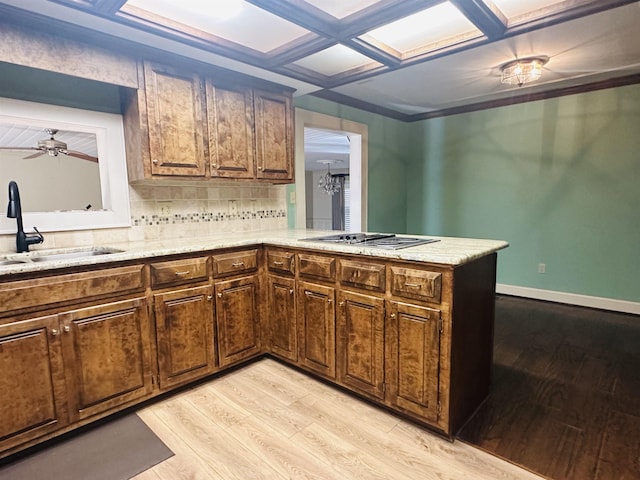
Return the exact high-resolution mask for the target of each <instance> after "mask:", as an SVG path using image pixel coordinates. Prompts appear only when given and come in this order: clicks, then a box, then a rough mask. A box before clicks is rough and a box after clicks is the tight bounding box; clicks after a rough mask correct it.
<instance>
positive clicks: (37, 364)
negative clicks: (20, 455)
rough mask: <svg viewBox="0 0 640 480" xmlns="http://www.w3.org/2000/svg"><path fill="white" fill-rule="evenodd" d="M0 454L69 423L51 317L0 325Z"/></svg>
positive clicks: (56, 330) (57, 335) (58, 346)
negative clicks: (0, 418) (0, 417)
mask: <svg viewBox="0 0 640 480" xmlns="http://www.w3.org/2000/svg"><path fill="white" fill-rule="evenodd" d="M0 405H1V407H0V412H2V421H1V422H0V451H4V450H7V449H9V448H12V447H15V446H17V445H20V444H22V443H25V442H28V441H29V440H32V439H35V438H38V437H41V436H43V435H46V434H47V433H51V432H54V431H55V430H58V429H60V428H62V427H64V426H65V425H67V424H68V423H69V412H68V408H67V390H66V386H65V378H64V364H63V357H62V342H61V338H60V326H59V321H58V317H57V315H50V316H44V317H39V318H34V319H29V320H21V321H18V322H14V323H7V324H4V325H1V326H0Z"/></svg>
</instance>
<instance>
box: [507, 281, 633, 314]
mask: <svg viewBox="0 0 640 480" xmlns="http://www.w3.org/2000/svg"><path fill="white" fill-rule="evenodd" d="M496 293H503V294H505V295H514V296H516V297H527V298H533V299H536V300H547V301H549V302H558V303H567V304H569V305H580V306H582V307H590V308H599V309H602V310H612V311H615V312H624V313H632V314H635V315H640V303H637V302H629V301H626V300H616V299H614V298H603V297H592V296H589V295H580V294H578V293H566V292H554V291H552V290H541V289H539V288H529V287H517V286H514V285H504V284H501V283H498V284H497V285H496Z"/></svg>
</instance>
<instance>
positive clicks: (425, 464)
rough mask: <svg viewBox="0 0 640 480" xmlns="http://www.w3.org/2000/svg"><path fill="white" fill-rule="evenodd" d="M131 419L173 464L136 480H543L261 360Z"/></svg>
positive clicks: (310, 379) (291, 370) (155, 468)
mask: <svg viewBox="0 0 640 480" xmlns="http://www.w3.org/2000/svg"><path fill="white" fill-rule="evenodd" d="M138 415H139V416H140V417H141V418H142V420H143V421H144V422H145V423H146V424H147V425H148V426H149V427H150V428H151V429H152V430H153V431H154V432H155V433H156V434H157V435H158V436H159V437H160V438H161V439H162V440H163V441H164V442H165V444H166V445H167V446H168V447H169V448H170V449H171V450H173V452H174V453H175V456H173V457H171V458H170V459H168V460H166V461H164V462H162V463H160V464H158V465H156V466H155V467H153V468H152V469H150V470H147V471H146V472H143V473H142V474H140V475H138V476H137V477H135V479H136V480H158V479H163V480H165V479H166V480H169V479H170V480H181V479H224V480H229V479H239V480H252V479H275V480H278V479H307V478H308V479H322V480H328V479H340V480H349V479H354V480H355V479H357V480H364V479H367V480H369V479H393V480H403V479H407V480H409V479H410V480H430V479H438V480H446V479H456V480H457V479H474V480H483V479H487V480H489V479H490V480H496V479H526V480H533V479H540V478H542V477H538V476H536V475H534V474H532V473H529V472H527V471H526V470H523V469H521V468H518V467H516V466H514V465H512V464H510V463H508V462H505V461H503V460H500V459H498V458H497V457H493V456H491V455H489V454H487V453H484V452H482V451H481V450H478V449H476V448H473V447H471V446H469V445H466V444H464V443H462V442H460V441H456V442H455V443H450V442H448V441H446V440H444V439H442V438H440V437H438V436H437V435H434V434H432V433H430V432H428V431H427V430H424V429H422V428H420V427H417V426H415V425H413V424H411V423H409V422H405V421H402V420H400V419H399V418H397V417H395V416H393V415H391V414H389V413H387V412H384V411H382V410H380V409H378V408H376V407H373V406H371V405H369V404H366V403H364V402H361V401H359V400H357V399H355V398H353V397H351V396H349V395H347V394H345V393H343V392H340V391H337V390H335V389H333V388H331V387H329V386H326V385H324V384H322V383H321V382H318V381H316V380H314V379H312V378H310V377H307V376H306V375H304V374H302V373H299V372H297V371H296V370H293V369H291V368H288V367H286V366H284V365H281V364H280V363H278V362H276V361H274V360H269V359H266V360H261V361H259V362H256V363H253V364H251V365H249V366H247V367H245V368H242V369H240V370H237V371H235V372H232V373H230V374H228V375H226V376H223V377H221V378H217V379H214V380H212V381H210V382H208V383H206V384H202V385H199V386H197V387H195V388H193V389H190V390H187V391H184V392H182V393H179V394H177V395H174V396H172V397H171V398H168V399H166V400H164V401H161V402H158V403H155V404H153V405H151V406H148V407H146V408H144V409H142V410H140V411H139V412H138Z"/></svg>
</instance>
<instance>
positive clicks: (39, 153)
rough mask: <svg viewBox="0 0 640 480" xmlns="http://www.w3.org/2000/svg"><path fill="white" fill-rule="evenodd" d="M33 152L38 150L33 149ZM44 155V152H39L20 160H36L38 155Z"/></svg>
mask: <svg viewBox="0 0 640 480" xmlns="http://www.w3.org/2000/svg"><path fill="white" fill-rule="evenodd" d="M33 150H39V149H37V148H36V149H33ZM45 153H46V152H43V151H39V152H36V153H34V154H33V155H29V156H27V157H22V159H23V160H29V159H31V158H36V157H39V156H40V155H44V154H45Z"/></svg>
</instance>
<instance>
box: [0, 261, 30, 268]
mask: <svg viewBox="0 0 640 480" xmlns="http://www.w3.org/2000/svg"><path fill="white" fill-rule="evenodd" d="M21 263H25V261H24V260H0V267H3V266H5V265H19V264H21Z"/></svg>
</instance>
